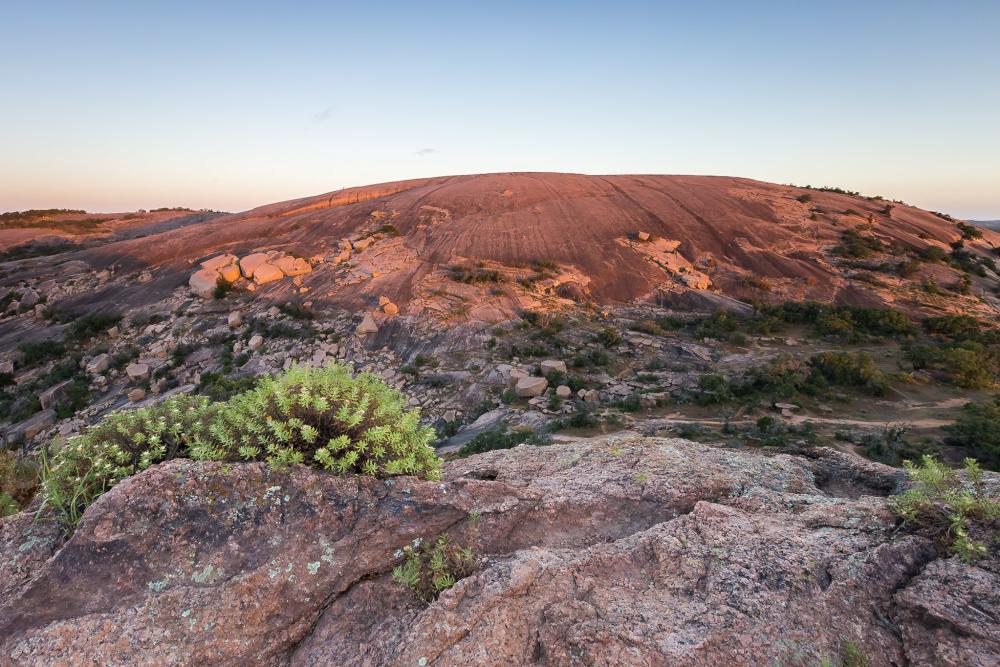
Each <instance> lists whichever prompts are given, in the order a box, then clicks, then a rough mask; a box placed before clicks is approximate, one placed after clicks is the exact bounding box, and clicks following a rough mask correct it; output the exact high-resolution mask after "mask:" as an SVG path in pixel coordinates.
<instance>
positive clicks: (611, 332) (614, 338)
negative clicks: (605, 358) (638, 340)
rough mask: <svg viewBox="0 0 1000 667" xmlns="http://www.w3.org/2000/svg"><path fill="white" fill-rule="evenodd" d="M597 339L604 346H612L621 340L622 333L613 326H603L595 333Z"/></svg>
mask: <svg viewBox="0 0 1000 667" xmlns="http://www.w3.org/2000/svg"><path fill="white" fill-rule="evenodd" d="M597 340H598V342H600V344H601V345H603V346H604V347H607V348H612V347H615V346H616V345H618V344H619V343H621V342H622V335H621V333H619V332H618V329H615V328H614V327H604V328H603V329H601V332H600V333H599V334H597Z"/></svg>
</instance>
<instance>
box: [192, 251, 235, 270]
mask: <svg viewBox="0 0 1000 667" xmlns="http://www.w3.org/2000/svg"><path fill="white" fill-rule="evenodd" d="M235 263H236V255H230V254H229V253H226V254H223V255H217V256H216V257H213V258H211V259H206V260H205V261H204V262H202V263H201V268H203V269H208V270H209V271H218V270H219V269H221V268H223V267H225V266H230V265H232V264H235Z"/></svg>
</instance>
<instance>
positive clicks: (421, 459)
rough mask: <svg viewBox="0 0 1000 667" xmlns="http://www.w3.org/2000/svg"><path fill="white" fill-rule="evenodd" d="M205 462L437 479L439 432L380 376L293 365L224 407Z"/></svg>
mask: <svg viewBox="0 0 1000 667" xmlns="http://www.w3.org/2000/svg"><path fill="white" fill-rule="evenodd" d="M210 434H211V438H210V440H209V441H206V442H205V443H203V444H201V445H200V446H199V447H198V448H197V449H196V453H197V454H198V455H199V456H201V457H203V458H217V459H237V460H238V459H243V460H261V459H262V460H266V461H269V462H271V463H272V464H274V465H282V464H285V465H287V464H301V463H305V464H307V465H312V466H315V467H319V468H324V469H326V470H332V471H335V472H338V473H361V474H365V475H420V476H424V477H429V478H436V477H438V476H439V474H440V466H441V462H440V460H439V459H438V457H437V455H436V454H435V453H434V449H433V448H432V447H431V446H430V443H431V442H432V441H433V439H434V431H433V429H430V428H426V427H422V426H421V425H420V414H419V413H418V412H416V411H409V410H407V402H406V399H405V398H403V396H402V394H400V393H399V392H398V391H396V390H395V389H393V388H392V387H389V386H388V385H386V384H385V383H384V382H383V381H382V380H381V379H380V378H379V377H378V376H376V375H373V374H371V373H362V374H360V375H358V376H352V375H351V373H350V371H348V370H347V369H346V368H344V367H343V366H338V365H333V366H328V367H325V368H319V369H307V368H304V367H293V368H292V369H291V370H289V371H287V372H286V373H285V374H284V375H281V376H280V377H278V378H269V377H265V378H264V379H262V380H261V381H260V382H259V383H258V384H257V386H256V387H255V388H254V389H252V390H250V391H247V392H244V393H242V394H237V395H236V396H233V397H232V398H231V399H229V401H227V402H226V403H225V404H223V407H222V409H221V410H220V411H219V413H218V415H217V416H216V417H215V419H213V420H212V424H211V427H210Z"/></svg>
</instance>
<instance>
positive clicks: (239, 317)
mask: <svg viewBox="0 0 1000 667" xmlns="http://www.w3.org/2000/svg"><path fill="white" fill-rule="evenodd" d="M226 324H228V325H229V328H230V329H239V328H240V327H241V326H243V314H242V313H241V312H240V311H238V310H234V311H233V312H231V313H229V316H228V317H226Z"/></svg>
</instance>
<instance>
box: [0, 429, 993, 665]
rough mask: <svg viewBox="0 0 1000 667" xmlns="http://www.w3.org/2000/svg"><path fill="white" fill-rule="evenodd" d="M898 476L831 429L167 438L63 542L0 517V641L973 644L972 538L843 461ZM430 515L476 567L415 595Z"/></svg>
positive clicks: (246, 656)
mask: <svg viewBox="0 0 1000 667" xmlns="http://www.w3.org/2000/svg"><path fill="white" fill-rule="evenodd" d="M533 414H534V415H536V416H539V413H533ZM902 475H903V473H901V472H900V471H898V470H894V469H892V468H888V467H885V466H879V465H877V464H872V463H867V462H864V461H862V460H861V459H858V458H856V457H853V456H850V455H848V454H843V453H840V452H835V451H833V450H829V449H822V448H819V449H817V450H814V452H812V453H811V454H810V458H805V457H799V456H792V455H788V454H777V455H771V456H764V455H761V454H760V453H759V452H754V451H740V450H733V449H725V448H714V447H710V446H706V445H699V444H697V443H691V442H687V441H684V440H679V439H662V438H639V437H631V436H630V437H610V438H596V439H591V440H583V441H577V442H572V443H566V444H553V445H550V446H547V447H533V446H520V447H516V448H513V449H507V450H498V451H493V452H488V453H486V454H481V455H477V456H472V457H468V458H464V459H459V460H457V461H453V462H451V463H448V464H446V466H445V470H444V475H443V479H442V480H440V481H434V482H427V481H421V480H416V479H413V478H407V477H398V478H394V479H390V480H379V479H374V478H370V477H365V476H347V477H342V476H337V475H332V474H329V473H326V472H322V471H317V470H313V469H310V468H308V467H306V466H289V467H283V468H279V469H274V468H272V467H271V466H269V465H267V464H263V463H222V462H202V463H198V462H193V461H188V460H184V459H178V460H173V461H169V462H166V463H163V464H160V465H156V466H153V467H152V468H150V469H149V470H147V471H145V472H143V473H141V474H139V475H137V476H134V477H131V478H128V479H126V480H124V481H123V482H121V483H120V484H118V485H117V486H115V487H113V488H112V489H111V490H110V491H108V492H107V493H106V494H104V495H103V496H102V497H101V498H99V499H98V500H97V501H96V502H95V503H94V504H93V505H91V506H90V507H89V508H88V509H87V511H86V512H85V514H84V516H83V518H82V520H81V521H80V522H79V524H78V525H77V526H76V529H75V532H74V534H73V535H72V537H71V538H70V539H69V540H68V541H67V542H65V543H63V538H62V537H61V535H62V532H61V531H60V530H58V526H53V527H51V528H49V524H48V523H47V522H46V521H45V519H46V517H45V516H44V515H42V517H41V519H40V520H36V519H35V518H34V516H33V513H31V512H25V513H22V514H21V515H18V516H17V517H15V518H13V519H8V520H6V521H4V522H2V523H0V655H2V656H3V658H4V660H5V661H7V662H9V663H11V664H18V665H22V664H23V665H48V664H158V665H159V664H177V665H203V664H241V665H242V664H267V665H385V666H388V667H397V666H412V665H418V666H419V665H428V666H432V665H437V666H438V667H453V666H458V665H538V666H541V665H576V664H580V665H689V666H695V667H697V666H705V667H709V666H715V665H770V664H774V665H819V664H824V663H827V664H847V663H848V660H849V655H850V654H854V656H855V657H854V658H853V659H852V660H851V664H861V663H862V662H867V663H869V664H871V665H873V667H883V666H885V667H887V666H889V665H906V664H909V665H914V666H930V665H992V664H995V662H996V661H995V657H996V655H997V651H998V648H1000V638H998V636H997V632H998V626H1000V621H998V620H997V619H996V618H995V617H994V615H993V614H992V610H994V609H996V606H997V600H996V595H997V591H998V590H1000V586H998V582H997V575H996V574H995V572H996V571H997V565H998V564H997V563H996V559H995V558H992V560H990V561H989V562H986V563H983V564H982V565H981V566H980V567H976V566H969V565H965V564H963V563H961V562H959V561H956V560H954V559H941V558H939V554H938V552H937V551H936V549H935V547H934V545H933V544H932V543H931V542H930V541H929V540H926V539H923V538H920V537H914V536H911V535H906V534H905V533H904V534H900V533H897V531H896V527H897V526H896V523H897V520H896V517H895V516H894V515H893V513H892V512H891V511H890V509H889V502H888V499H886V498H884V497H881V496H879V495H877V494H876V493H875V492H874V491H873V490H872V489H873V487H868V486H864V485H865V484H868V483H870V482H871V481H872V480H874V479H881V478H883V477H888V478H893V479H896V480H901V479H902ZM987 477H988V478H989V479H990V480H993V483H995V480H996V476H995V475H991V474H989V473H987ZM817 480H825V482H824V483H829V482H830V481H831V480H833V481H835V482H838V483H840V482H843V481H850V482H851V483H853V484H860V485H861V486H859V489H860V488H866V489H868V491H869V493H868V494H862V495H860V496H858V495H857V494H849V493H843V494H835V493H831V492H827V491H825V490H824V489H823V488H820V487H818V486H817ZM834 486H836V485H834ZM828 488H830V489H832V488H834V487H833V486H830V487H828ZM22 517H24V518H23V519H22ZM440 535H447V536H448V537H449V538H450V540H451V541H452V543H453V544H455V545H458V546H467V547H469V548H470V549H471V550H472V552H473V553H474V554H475V555H476V556H477V559H476V563H475V571H474V572H473V573H472V574H470V575H469V576H466V577H464V578H460V579H459V580H458V581H457V582H456V583H455V585H454V586H452V587H451V588H449V589H448V590H446V591H444V592H442V593H441V595H440V597H439V598H438V600H437V601H435V602H433V603H431V604H426V603H424V602H421V601H419V600H417V599H416V598H415V597H414V596H413V595H412V593H411V592H410V591H409V590H408V589H407V588H406V587H405V586H403V585H401V584H400V583H397V582H396V581H394V580H393V577H392V569H393V568H394V567H395V566H397V565H399V564H400V563H401V562H402V558H403V554H404V548H405V547H409V546H411V545H413V544H414V543H419V542H420V541H426V540H434V539H437V537H438V536H440ZM67 581H71V582H72V585H67V583H66V582H67ZM251 619H252V622H250V620H251ZM858 656H860V659H858Z"/></svg>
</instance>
